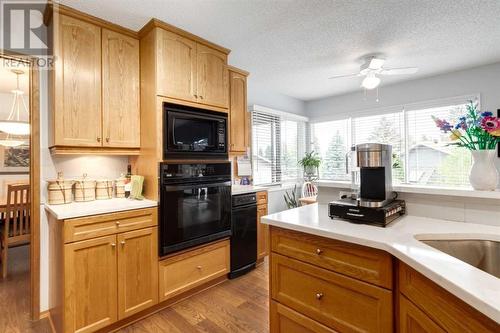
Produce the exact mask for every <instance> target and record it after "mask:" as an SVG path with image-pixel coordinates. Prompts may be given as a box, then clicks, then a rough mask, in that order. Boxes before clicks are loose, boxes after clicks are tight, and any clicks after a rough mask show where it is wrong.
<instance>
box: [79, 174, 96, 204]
mask: <svg viewBox="0 0 500 333" xmlns="http://www.w3.org/2000/svg"><path fill="white" fill-rule="evenodd" d="M95 185H96V181H95V180H93V179H90V178H88V177H87V175H86V174H84V175H83V177H82V178H80V179H77V180H75V201H78V202H82V201H93V200H95Z"/></svg>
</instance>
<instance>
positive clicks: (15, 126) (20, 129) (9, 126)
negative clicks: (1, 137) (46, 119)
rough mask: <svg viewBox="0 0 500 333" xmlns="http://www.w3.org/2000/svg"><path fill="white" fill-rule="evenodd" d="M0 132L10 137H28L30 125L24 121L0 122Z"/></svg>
mask: <svg viewBox="0 0 500 333" xmlns="http://www.w3.org/2000/svg"><path fill="white" fill-rule="evenodd" d="M0 131H1V132H5V133H8V134H12V135H28V134H30V124H29V123H28V122H26V121H15V120H1V121H0Z"/></svg>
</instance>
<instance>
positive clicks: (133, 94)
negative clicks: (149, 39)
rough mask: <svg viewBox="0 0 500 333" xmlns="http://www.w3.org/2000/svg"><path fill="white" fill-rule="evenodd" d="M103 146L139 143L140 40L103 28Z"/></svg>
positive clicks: (128, 146)
mask: <svg viewBox="0 0 500 333" xmlns="http://www.w3.org/2000/svg"><path fill="white" fill-rule="evenodd" d="M102 91H103V95H102V120H103V137H104V141H103V146H106V147H125V148H137V147H139V146H140V133H139V129H140V111H139V41H138V40H137V39H135V38H132V37H128V36H125V35H122V34H120V33H117V32H114V31H110V30H106V29H103V30H102Z"/></svg>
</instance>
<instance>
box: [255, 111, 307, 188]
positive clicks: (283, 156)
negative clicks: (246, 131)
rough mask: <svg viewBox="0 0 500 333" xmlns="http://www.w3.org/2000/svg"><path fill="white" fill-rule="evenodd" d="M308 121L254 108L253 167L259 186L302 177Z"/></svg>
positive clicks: (293, 180)
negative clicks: (300, 164)
mask: <svg viewBox="0 0 500 333" xmlns="http://www.w3.org/2000/svg"><path fill="white" fill-rule="evenodd" d="M305 141H306V140H305V121H301V120H297V119H294V117H287V115H286V114H285V113H283V112H282V113H280V114H274V113H269V112H263V111H256V110H254V111H252V169H253V181H254V184H256V185H273V184H281V183H284V182H295V181H297V180H298V179H299V178H300V177H301V176H302V170H301V168H300V167H299V165H298V161H299V160H300V159H301V158H302V157H303V156H304V152H305V146H306V142H305Z"/></svg>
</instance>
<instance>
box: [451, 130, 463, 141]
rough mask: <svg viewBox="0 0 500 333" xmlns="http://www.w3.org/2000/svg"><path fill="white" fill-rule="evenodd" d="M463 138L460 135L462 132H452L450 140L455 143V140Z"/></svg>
mask: <svg viewBox="0 0 500 333" xmlns="http://www.w3.org/2000/svg"><path fill="white" fill-rule="evenodd" d="M461 136H462V133H460V131H457V130H452V131H451V135H450V139H451V140H453V141H455V140H458V139H460V137H461Z"/></svg>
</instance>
